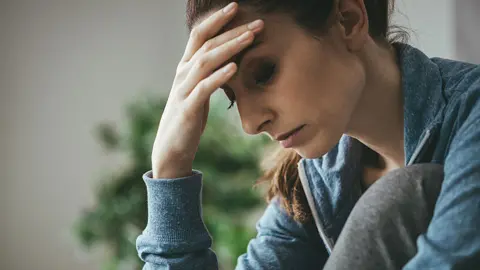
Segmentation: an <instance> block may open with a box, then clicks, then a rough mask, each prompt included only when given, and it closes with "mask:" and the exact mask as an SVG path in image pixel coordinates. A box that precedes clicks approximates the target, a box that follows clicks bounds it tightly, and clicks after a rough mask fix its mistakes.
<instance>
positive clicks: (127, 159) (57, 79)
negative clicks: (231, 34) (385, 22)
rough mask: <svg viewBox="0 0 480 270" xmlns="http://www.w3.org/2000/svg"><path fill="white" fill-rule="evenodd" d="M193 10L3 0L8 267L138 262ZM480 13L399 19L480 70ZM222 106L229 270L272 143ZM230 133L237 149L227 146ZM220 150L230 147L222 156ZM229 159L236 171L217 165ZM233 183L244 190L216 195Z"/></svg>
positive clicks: (412, 1) (410, 13)
mask: <svg viewBox="0 0 480 270" xmlns="http://www.w3.org/2000/svg"><path fill="white" fill-rule="evenodd" d="M184 5H185V1H166V0H138V1H126V0H115V1H113V0H84V1H78V0H77V1H74V0H0V138H1V139H0V183H1V185H0V243H1V244H2V246H1V247H0V269H14V270H17V269H18V270H27V269H28V270H30V269H37V270H56V269H69V270H77V269H78V270H80V269H82V270H83V269H135V267H137V266H138V265H137V261H135V259H132V256H135V254H133V255H132V251H134V247H133V246H132V243H133V242H132V241H134V237H135V236H136V235H137V234H138V232H139V231H138V230H139V227H141V226H143V222H144V215H145V213H144V211H145V209H144V197H143V196H144V189H143V188H144V186H143V182H142V180H141V173H140V172H142V171H143V170H144V169H146V168H148V166H149V161H148V150H149V147H150V145H149V144H151V143H152V142H153V141H152V140H153V139H152V133H153V132H154V128H155V127H156V126H155V125H156V122H157V121H158V120H159V117H160V114H161V111H162V108H163V107H162V106H163V105H162V104H163V102H164V100H163V99H162V98H161V97H162V96H165V95H166V94H168V91H169V90H170V87H171V83H172V79H173V76H174V70H175V67H176V65H177V62H178V60H179V58H180V56H181V55H182V53H183V49H184V45H185V44H186V41H187V37H188V35H187V31H186V28H185V24H184V17H185V16H184ZM478 14H480V2H479V1H478V0H461V1H453V0H422V1H418V0H398V1H397V12H396V14H395V16H394V21H395V23H396V24H398V25H401V26H404V27H406V28H408V29H409V32H410V33H411V40H410V43H411V44H413V45H415V46H417V47H419V48H421V49H422V50H424V52H425V53H426V54H427V55H429V56H440V57H446V58H453V59H459V60H467V61H469V62H474V63H480V49H479V48H480V46H479V44H480V35H478V29H479V27H480V19H479V17H478V16H477V15H478ZM215 104H216V105H215V106H214V107H215V108H219V109H218V110H217V109H214V111H215V113H213V114H212V116H211V117H212V119H213V120H212V122H211V123H212V124H211V127H209V129H210V131H209V133H208V134H210V135H206V139H202V140H203V141H202V143H203V148H201V149H203V150H201V151H203V152H201V153H200V154H199V156H200V157H199V159H200V160H199V161H198V162H197V164H196V168H197V169H198V168H200V169H201V170H202V171H205V172H206V174H207V176H208V179H212V181H211V182H208V183H206V184H205V185H206V186H207V187H206V190H205V192H207V193H208V196H206V197H204V201H205V204H206V212H205V215H206V216H207V217H206V222H207V223H208V224H207V225H208V226H209V230H210V232H211V233H212V235H213V236H214V241H215V242H216V245H217V246H216V247H215V250H216V251H217V254H218V255H219V256H220V257H221V258H220V259H221V261H222V262H221V263H222V264H223V265H224V266H225V269H228V268H229V267H231V265H232V264H233V262H234V259H235V256H236V255H237V254H238V253H242V252H244V249H245V247H246V242H247V241H248V239H249V238H250V237H252V236H253V234H252V229H253V228H254V227H253V226H254V221H255V220H256V217H258V213H259V212H260V213H261V209H262V207H263V206H264V205H263V203H262V201H261V198H260V196H259V192H255V191H252V190H251V188H249V187H250V186H251V185H252V184H253V181H254V180H255V179H254V178H255V177H256V176H257V174H258V170H257V168H256V167H255V164H254V163H255V162H256V159H255V158H256V157H257V156H258V152H259V151H257V150H259V149H262V147H263V146H264V141H263V140H252V139H251V138H246V137H242V135H241V131H239V130H238V129H232V130H235V132H229V134H223V133H222V134H217V133H216V132H218V130H222V129H225V128H223V127H224V125H228V124H229V123H232V121H228V120H225V114H224V111H225V108H226V107H227V106H228V102H227V101H226V99H225V98H223V97H219V98H218V102H217V103H215ZM232 111H233V110H232ZM228 117H229V116H228ZM232 117H235V115H233V116H232ZM209 121H210V120H209ZM209 123H210V122H209ZM233 123H235V122H234V121H233ZM236 131H238V132H236ZM213 133H216V135H218V138H221V139H222V142H224V143H223V144H222V143H219V141H218V140H216V139H215V136H213V135H212V134H213ZM229 135H232V136H229ZM222 136H223V137H222ZM229 137H234V138H236V141H235V142H236V143H235V144H233V143H232V145H237V147H235V148H232V146H228V145H227V146H225V144H226V143H225V142H228V138H229ZM223 140H227V141H223ZM212 146H213V147H216V149H220V150H219V151H217V152H216V153H212V152H209V150H208V149H211V148H212ZM245 149H254V150H255V151H248V152H247V151H246V150H245ZM226 159H227V161H226V162H227V163H228V164H227V165H226V166H223V167H224V168H225V169H219V168H218V166H217V167H216V166H214V165H215V164H218V162H220V161H224V160H226ZM223 167H222V168H223ZM216 177H221V178H216ZM224 177H228V179H232V180H231V181H236V183H237V184H235V185H232V186H234V187H235V188H231V187H230V185H224V187H222V186H221V185H219V186H220V187H217V186H216V185H215V182H214V181H215V179H224ZM245 179H246V180H245ZM237 180H244V181H237ZM238 183H240V184H238ZM241 183H243V184H241ZM245 183H246V184H247V185H245ZM221 194H223V195H221ZM234 194H240V196H236V197H235V196H233V195H234ZM222 196H223V197H222ZM227 199H229V201H228V202H227V203H225V200H227ZM221 204H224V205H223V207H222V206H221ZM225 206H236V208H235V209H234V210H228V209H226V207H225ZM232 211H233V212H232ZM237 213H250V214H251V213H253V214H251V215H249V217H250V218H247V219H245V220H247V222H244V223H239V222H234V221H232V220H233V218H232V216H234V215H237ZM209 217H210V218H209ZM211 217H215V218H211ZM252 221H253V222H252ZM229 222H231V223H229ZM232 222H233V223H232ZM140 229H143V228H140ZM217 243H218V244H217ZM89 244H93V248H92V249H91V250H90V251H88V250H87V249H86V248H85V247H86V246H88V245H89ZM122 258H124V260H123V261H122V260H121V261H119V259H122Z"/></svg>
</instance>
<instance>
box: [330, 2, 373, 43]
mask: <svg viewBox="0 0 480 270" xmlns="http://www.w3.org/2000/svg"><path fill="white" fill-rule="evenodd" d="M337 4H338V6H337V20H338V22H337V23H338V24H339V25H340V29H341V32H342V33H341V34H342V38H343V40H344V41H345V43H346V46H347V48H348V49H349V50H350V51H358V50H360V49H361V48H362V47H363V45H364V44H365V42H366V40H367V38H368V37H369V33H368V28H369V27H368V16H367V11H366V8H365V4H364V2H363V0H338V1H337Z"/></svg>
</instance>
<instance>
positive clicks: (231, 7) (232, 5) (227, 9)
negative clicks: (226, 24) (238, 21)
mask: <svg viewBox="0 0 480 270" xmlns="http://www.w3.org/2000/svg"><path fill="white" fill-rule="evenodd" d="M235 5H236V3H235V2H232V3H230V4H228V5H227V6H226V7H225V8H223V13H225V14H228V13H230V12H232V11H233V10H234V9H235Z"/></svg>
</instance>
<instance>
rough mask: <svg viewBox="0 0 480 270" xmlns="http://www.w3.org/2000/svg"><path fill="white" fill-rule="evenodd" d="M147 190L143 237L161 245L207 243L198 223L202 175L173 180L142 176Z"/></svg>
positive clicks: (205, 234) (195, 174) (196, 172)
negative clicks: (145, 224) (145, 220)
mask: <svg viewBox="0 0 480 270" xmlns="http://www.w3.org/2000/svg"><path fill="white" fill-rule="evenodd" d="M143 180H144V181H145V184H146V186H147V205H148V223H147V227H146V229H145V231H144V234H148V235H150V236H153V237H155V238H156V239H158V240H160V241H162V242H165V243H172V244H173V243H185V242H204V241H211V238H210V235H209V234H208V231H207V229H206V228H205V224H204V223H203V220H202V173H201V172H200V171H196V170H194V171H192V175H191V176H188V177H182V178H174V179H153V178H152V172H151V171H149V172H147V173H145V174H144V175H143Z"/></svg>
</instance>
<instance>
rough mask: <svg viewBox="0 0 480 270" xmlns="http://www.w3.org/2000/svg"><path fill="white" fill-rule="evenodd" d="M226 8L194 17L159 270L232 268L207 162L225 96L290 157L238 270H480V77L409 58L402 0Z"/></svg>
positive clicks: (317, 0)
mask: <svg viewBox="0 0 480 270" xmlns="http://www.w3.org/2000/svg"><path fill="white" fill-rule="evenodd" d="M226 4H228V3H227V1H222V0H209V1H207V0H189V1H188V4H187V23H188V26H189V28H190V29H191V36H190V39H189V41H188V44H187V47H186V49H185V54H184V55H183V57H182V59H181V61H180V63H179V65H178V67H177V74H176V77H175V80H174V83H173V87H172V90H171V92H170V97H169V100H168V103H167V106H166V108H165V111H164V114H163V115H162V119H161V121H160V125H159V129H158V135H157V137H156V139H155V143H154V147H153V152H152V171H151V172H148V173H146V174H145V175H144V180H145V182H146V185H147V190H148V215H149V217H148V225H147V227H146V229H145V231H144V232H143V234H142V235H140V236H139V237H138V239H137V248H138V251H139V254H140V257H141V258H142V259H143V260H144V261H145V262H146V264H145V268H146V269H216V268H217V267H218V266H217V260H216V256H215V253H214V252H213V251H212V250H211V249H210V246H211V238H210V236H209V234H208V232H207V230H206V229H205V226H204V224H203V222H202V217H201V197H200V192H201V181H202V174H201V172H199V171H195V170H193V168H192V161H193V159H194V156H195V152H196V150H197V146H198V143H199V140H200V136H201V134H202V132H203V130H204V128H205V125H206V119H207V114H208V109H209V97H210V95H211V94H212V93H213V92H214V91H215V90H216V89H217V88H219V87H221V88H222V89H223V90H224V91H225V93H226V95H227V96H228V98H229V99H230V100H231V101H232V103H233V102H236V103H237V107H238V110H239V113H240V117H241V121H242V126H243V128H244V130H245V132H247V133H249V134H258V133H266V134H268V135H269V136H270V137H271V138H272V139H274V140H278V141H279V144H280V145H281V146H282V147H283V148H285V149H284V150H283V153H282V154H281V155H275V156H276V157H278V159H277V160H276V161H275V162H276V163H275V166H273V167H271V168H269V170H268V171H267V172H266V173H265V179H267V181H269V182H270V189H269V192H268V199H269V201H270V204H269V206H268V207H267V209H266V210H265V213H264V215H263V216H262V218H261V219H260V220H259V221H258V223H257V230H258V235H257V237H256V238H254V239H252V240H251V242H250V243H249V245H248V250H247V252H246V253H245V254H244V255H242V256H241V257H240V258H239V259H238V264H237V269H320V268H322V267H323V268H324V269H398V268H403V269H472V268H474V269H475V267H480V233H479V232H478V231H477V227H478V226H479V225H480V129H479V128H478V125H479V124H480V67H479V66H476V65H473V64H467V63H460V62H455V61H450V60H446V59H439V58H434V59H429V58H427V57H426V56H425V55H424V54H423V53H422V52H420V51H419V50H417V49H415V48H413V47H411V46H408V45H406V44H402V43H396V42H393V41H392V40H391V39H389V36H388V34H389V33H390V32H391V31H390V28H389V24H388V22H389V11H390V8H391V7H392V5H393V3H389V1H387V0H383V1H382V0H378V1H374V0H303V1H289V0H243V1H239V3H232V4H229V5H227V6H226V7H224V5H226ZM259 18H260V19H261V20H258V19H259ZM297 164H298V167H297ZM218 181H221V179H218ZM476 269H479V268H476Z"/></svg>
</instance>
